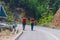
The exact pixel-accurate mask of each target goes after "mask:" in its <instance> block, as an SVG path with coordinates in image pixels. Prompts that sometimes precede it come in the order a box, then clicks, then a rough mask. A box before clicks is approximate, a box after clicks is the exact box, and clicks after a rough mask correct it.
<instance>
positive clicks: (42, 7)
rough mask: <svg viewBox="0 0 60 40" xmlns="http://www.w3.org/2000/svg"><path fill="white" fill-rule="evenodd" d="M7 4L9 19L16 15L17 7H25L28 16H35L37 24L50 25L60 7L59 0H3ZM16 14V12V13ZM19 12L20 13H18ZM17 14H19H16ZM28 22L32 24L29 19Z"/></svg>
mask: <svg viewBox="0 0 60 40" xmlns="http://www.w3.org/2000/svg"><path fill="white" fill-rule="evenodd" d="M2 1H4V2H5V3H7V5H6V11H7V14H8V17H7V19H8V20H9V21H12V20H13V19H14V17H15V16H13V12H12V11H14V10H15V9H16V8H23V9H24V10H25V13H26V15H25V16H27V15H28V16H27V18H28V17H34V18H35V19H36V24H44V25H48V24H49V23H50V22H51V21H52V19H53V14H55V12H56V11H57V9H58V8H59V7H60V1H59V0H2ZM14 14H16V13H14ZM17 14H18V13H17ZM16 16H17V15H16ZM27 24H30V21H29V20H28V22H27Z"/></svg>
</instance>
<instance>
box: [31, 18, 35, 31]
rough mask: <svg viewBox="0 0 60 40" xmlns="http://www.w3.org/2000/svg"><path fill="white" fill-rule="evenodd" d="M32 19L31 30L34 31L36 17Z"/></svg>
mask: <svg viewBox="0 0 60 40" xmlns="http://www.w3.org/2000/svg"><path fill="white" fill-rule="evenodd" d="M30 21H31V31H33V28H34V23H35V19H34V18H31V19H30Z"/></svg>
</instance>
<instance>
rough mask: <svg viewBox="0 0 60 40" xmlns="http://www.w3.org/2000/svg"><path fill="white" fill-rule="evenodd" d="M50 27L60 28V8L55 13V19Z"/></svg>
mask: <svg viewBox="0 0 60 40" xmlns="http://www.w3.org/2000/svg"><path fill="white" fill-rule="evenodd" d="M50 27H53V28H60V8H59V9H58V10H57V12H56V14H55V15H54V19H53V20H52V23H51V25H50Z"/></svg>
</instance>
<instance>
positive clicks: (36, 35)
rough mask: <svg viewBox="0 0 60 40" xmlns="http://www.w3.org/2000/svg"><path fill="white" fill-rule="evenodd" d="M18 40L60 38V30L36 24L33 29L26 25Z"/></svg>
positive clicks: (55, 39) (54, 39)
mask: <svg viewBox="0 0 60 40" xmlns="http://www.w3.org/2000/svg"><path fill="white" fill-rule="evenodd" d="M20 26H21V25H20ZM21 27H22V26H21ZM18 40H60V30H57V29H51V28H46V27H41V26H36V27H34V31H31V30H30V26H26V29H25V31H23V34H22V35H21V37H19V39H18Z"/></svg>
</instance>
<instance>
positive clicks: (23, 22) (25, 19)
mask: <svg viewBox="0 0 60 40" xmlns="http://www.w3.org/2000/svg"><path fill="white" fill-rule="evenodd" d="M26 21H27V18H22V24H23V30H25V26H26Z"/></svg>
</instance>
